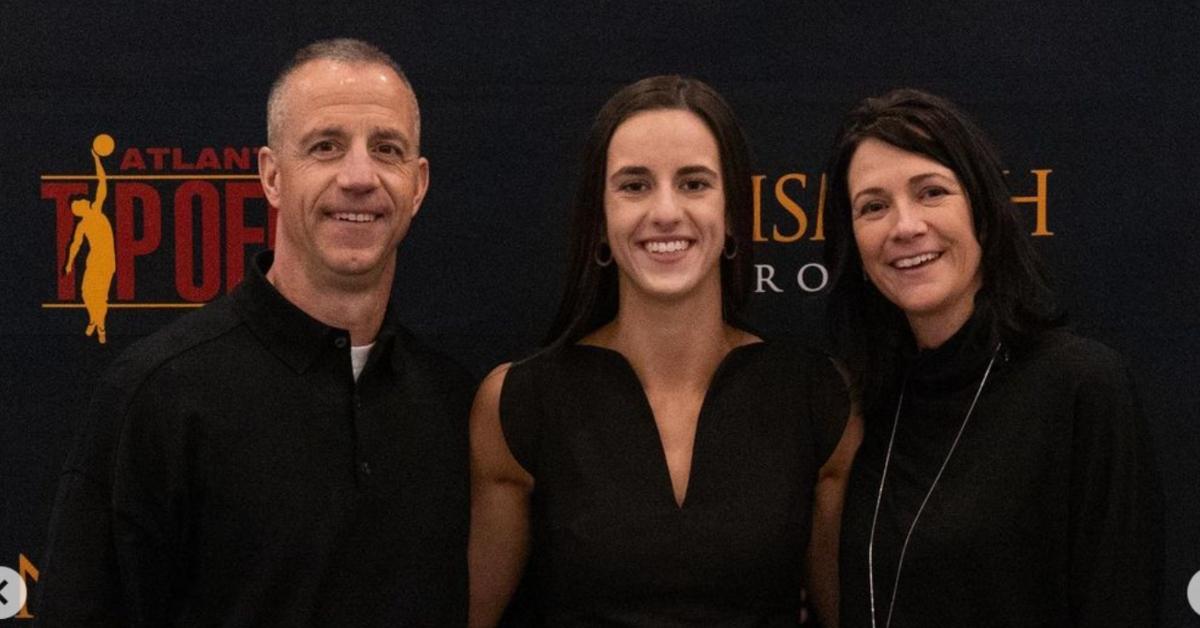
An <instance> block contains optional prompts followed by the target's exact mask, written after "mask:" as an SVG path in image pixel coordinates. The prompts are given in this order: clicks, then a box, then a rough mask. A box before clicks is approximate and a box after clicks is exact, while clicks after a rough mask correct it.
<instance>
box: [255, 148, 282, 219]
mask: <svg viewBox="0 0 1200 628" xmlns="http://www.w3.org/2000/svg"><path fill="white" fill-rule="evenodd" d="M258 181H259V183H261V184H262V189H263V194H264V195H265V196H266V197H267V202H268V203H270V204H271V206H272V207H279V164H278V163H277V162H276V161H275V153H274V152H272V151H271V148H270V147H268V146H263V147H262V148H260V149H258Z"/></svg>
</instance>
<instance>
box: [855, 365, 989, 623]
mask: <svg viewBox="0 0 1200 628" xmlns="http://www.w3.org/2000/svg"><path fill="white" fill-rule="evenodd" d="M1000 346H1001V344H997V345H996V349H995V350H994V351H992V359H991V360H988V365H987V369H986V370H985V371H984V372H983V377H982V378H980V380H979V388H978V389H976V390H975V398H974V399H971V405H970V407H968V408H967V414H966V416H964V417H963V421H962V425H960V426H959V428H958V434H956V435H955V436H954V442H953V443H951V444H950V451H949V452H947V453H946V459H945V460H943V461H942V467H941V468H940V469H938V472H937V475H935V476H933V483H932V484H930V485H929V490H928V491H927V492H926V493H925V499H922V500H921V505H920V507H918V508H917V514H916V515H915V516H914V517H913V520H912V523H911V524H909V526H908V533H906V534H905V535H904V544H903V545H901V546H900V558H899V559H897V561H896V579H895V581H893V582H892V596H891V599H890V600H889V601H888V612H887V620H886V621H885V622H884V624H883V626H884V628H891V625H892V611H894V610H896V591H897V590H898V589H899V588H900V570H901V569H903V568H904V553H905V552H907V551H908V542H909V541H910V540H911V539H912V534H913V530H915V529H916V528H917V520H919V519H920V518H921V513H922V512H923V511H924V510H925V504H927V503H929V498H930V496H932V495H933V489H935V488H937V484H938V480H940V479H942V473H943V472H944V471H945V470H946V465H948V464H950V458H951V456H953V455H954V449H955V448H956V447H958V441H959V439H960V438H962V435H963V431H964V430H966V429H967V422H968V421H970V420H971V413H972V412H974V411H975V404H976V403H978V402H979V395H980V394H982V393H983V385H984V384H986V383H987V380H988V375H990V374H991V373H992V365H994V364H995V363H996V356H997V355H999V353H1000ZM907 388H908V378H907V377H906V378H905V380H904V386H902V387H901V388H900V399H899V400H898V401H897V402H896V417H895V418H893V419H892V435H891V437H889V438H888V446H887V453H886V454H885V455H884V457H883V472H882V473H881V474H880V476H879V493H878V494H876V495H875V512H874V514H872V515H871V538H870V539H869V540H868V541H867V588H868V589H869V590H870V593H871V628H875V524H876V523H878V522H879V505H880V503H882V501H883V485H884V482H886V481H887V473H888V466H889V465H890V463H891V461H892V446H893V445H895V444H896V427H897V426H899V425H900V408H902V407H904V391H905V389H907Z"/></svg>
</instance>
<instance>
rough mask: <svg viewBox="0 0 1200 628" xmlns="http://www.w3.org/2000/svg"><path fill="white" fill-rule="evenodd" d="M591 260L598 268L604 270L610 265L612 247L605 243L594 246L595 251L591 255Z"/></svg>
mask: <svg viewBox="0 0 1200 628" xmlns="http://www.w3.org/2000/svg"><path fill="white" fill-rule="evenodd" d="M592 259H593V260H594V261H595V262H596V265H597V266H599V267H600V268H605V267H607V266H608V265H609V264H611V263H612V261H613V257H612V247H610V246H609V245H608V243H607V242H601V243H600V244H597V245H596V250H595V251H594V252H593V253H592Z"/></svg>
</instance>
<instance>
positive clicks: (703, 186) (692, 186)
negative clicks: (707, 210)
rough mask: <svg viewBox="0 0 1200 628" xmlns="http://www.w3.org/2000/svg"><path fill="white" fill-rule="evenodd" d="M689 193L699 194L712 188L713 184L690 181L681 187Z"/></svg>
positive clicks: (702, 181)
mask: <svg viewBox="0 0 1200 628" xmlns="http://www.w3.org/2000/svg"><path fill="white" fill-rule="evenodd" d="M681 187H682V188H683V189H684V191H687V192H699V191H701V190H707V189H709V188H711V187H712V184H711V183H709V182H708V181H706V180H704V179H688V180H686V181H684V182H683V185H682V186H681Z"/></svg>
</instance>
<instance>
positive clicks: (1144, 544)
mask: <svg viewBox="0 0 1200 628" xmlns="http://www.w3.org/2000/svg"><path fill="white" fill-rule="evenodd" d="M1084 369H1085V372H1084V375H1083V376H1082V378H1081V381H1080V382H1079V387H1078V388H1077V392H1076V402H1075V409H1076V415H1075V424H1074V441H1073V447H1072V461H1073V462H1072V465H1071V496H1070V512H1071V522H1070V534H1071V538H1070V552H1071V567H1070V569H1071V573H1070V582H1071V585H1070V586H1071V589H1070V596H1071V600H1070V604H1071V611H1072V615H1073V618H1074V621H1073V624H1072V625H1074V626H1078V627H1081V628H1082V627H1087V628H1091V627H1097V626H1113V627H1116V626H1122V627H1129V626H1157V625H1158V621H1157V617H1158V613H1159V596H1160V595H1161V584H1162V560H1163V535H1162V528H1161V521H1162V510H1163V505H1162V497H1161V493H1160V488H1159V483H1158V479H1157V475H1156V471H1155V465H1154V463H1153V460H1152V457H1151V451H1150V444H1149V435H1148V433H1147V429H1146V425H1145V421H1144V420H1143V418H1142V415H1141V412H1140V411H1139V408H1138V403H1137V399H1136V395H1135V393H1134V389H1133V380H1132V377H1130V374H1129V373H1128V371H1127V370H1126V369H1125V368H1124V366H1123V365H1122V364H1121V363H1120V361H1119V360H1118V359H1117V358H1116V356H1115V355H1112V354H1111V352H1109V351H1107V350H1105V351H1103V352H1099V353H1098V354H1097V355H1093V356H1089V357H1087V358H1086V365H1085V366H1084Z"/></svg>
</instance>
